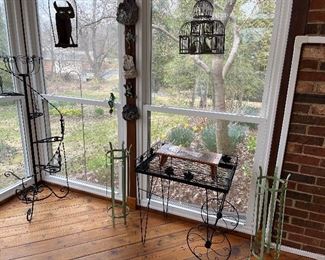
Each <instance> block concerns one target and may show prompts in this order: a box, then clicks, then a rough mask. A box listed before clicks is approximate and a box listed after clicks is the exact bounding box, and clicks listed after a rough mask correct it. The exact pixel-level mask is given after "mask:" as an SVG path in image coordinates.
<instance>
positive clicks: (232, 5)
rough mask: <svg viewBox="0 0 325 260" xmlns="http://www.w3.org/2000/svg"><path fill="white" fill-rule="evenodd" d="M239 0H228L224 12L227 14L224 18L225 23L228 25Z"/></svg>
mask: <svg viewBox="0 0 325 260" xmlns="http://www.w3.org/2000/svg"><path fill="white" fill-rule="evenodd" d="M236 2H237V0H228V1H227V3H226V5H225V7H224V9H223V13H224V14H225V17H224V19H223V24H224V26H225V27H226V26H227V24H228V21H229V20H230V18H231V14H232V12H233V10H234V8H235V5H236Z"/></svg>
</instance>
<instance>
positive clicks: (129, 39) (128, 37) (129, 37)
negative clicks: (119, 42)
mask: <svg viewBox="0 0 325 260" xmlns="http://www.w3.org/2000/svg"><path fill="white" fill-rule="evenodd" d="M125 42H126V43H127V49H128V50H130V49H131V47H132V45H133V44H134V43H135V35H134V34H133V32H132V30H128V31H125Z"/></svg>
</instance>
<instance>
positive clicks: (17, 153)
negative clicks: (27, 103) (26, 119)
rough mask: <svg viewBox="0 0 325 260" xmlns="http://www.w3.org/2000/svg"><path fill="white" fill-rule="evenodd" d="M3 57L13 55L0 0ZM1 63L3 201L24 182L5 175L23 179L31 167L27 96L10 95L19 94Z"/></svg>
mask: <svg viewBox="0 0 325 260" xmlns="http://www.w3.org/2000/svg"><path fill="white" fill-rule="evenodd" d="M0 55H10V50H9V41H8V27H7V21H6V12H5V5H4V1H3V0H0ZM4 69H5V67H4V65H3V64H2V61H1V63H0V77H1V81H0V199H1V198H2V194H3V193H5V192H6V191H11V190H13V189H14V188H15V187H16V186H17V185H18V184H20V183H21V182H20V181H18V180H17V179H16V178H14V176H12V175H11V174H9V175H11V176H9V177H5V173H7V174H8V173H13V174H15V175H16V176H18V177H20V178H23V177H25V176H26V175H27V172H28V168H27V164H26V160H25V155H26V153H25V150H26V149H25V148H24V147H25V145H23V143H24V142H25V132H24V127H23V121H22V119H21V118H22V117H21V115H22V113H23V110H22V102H23V96H10V95H8V93H11V92H18V90H17V89H16V88H15V87H14V83H13V78H12V77H11V75H10V74H9V73H7V72H5V71H4Z"/></svg>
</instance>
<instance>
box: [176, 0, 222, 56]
mask: <svg viewBox="0 0 325 260" xmlns="http://www.w3.org/2000/svg"><path fill="white" fill-rule="evenodd" d="M213 10H214V7H213V4H212V3H211V2H210V1H209V0H198V1H197V2H196V4H195V5H194V8H193V20H191V21H188V22H186V23H184V24H183V25H182V27H181V29H180V35H179V53H180V54H224V50H225V27H224V25H223V23H222V22H221V21H219V20H213V19H212V16H213Z"/></svg>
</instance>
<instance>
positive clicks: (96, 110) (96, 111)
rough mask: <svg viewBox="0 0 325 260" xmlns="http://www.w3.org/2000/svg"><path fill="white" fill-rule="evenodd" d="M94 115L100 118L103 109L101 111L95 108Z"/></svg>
mask: <svg viewBox="0 0 325 260" xmlns="http://www.w3.org/2000/svg"><path fill="white" fill-rule="evenodd" d="M95 115H96V116H102V115H104V109H102V108H100V107H96V109H95Z"/></svg>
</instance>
